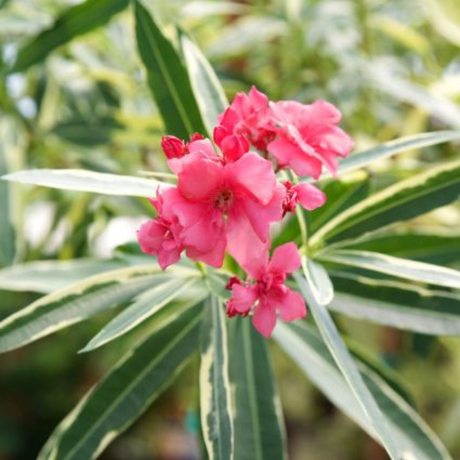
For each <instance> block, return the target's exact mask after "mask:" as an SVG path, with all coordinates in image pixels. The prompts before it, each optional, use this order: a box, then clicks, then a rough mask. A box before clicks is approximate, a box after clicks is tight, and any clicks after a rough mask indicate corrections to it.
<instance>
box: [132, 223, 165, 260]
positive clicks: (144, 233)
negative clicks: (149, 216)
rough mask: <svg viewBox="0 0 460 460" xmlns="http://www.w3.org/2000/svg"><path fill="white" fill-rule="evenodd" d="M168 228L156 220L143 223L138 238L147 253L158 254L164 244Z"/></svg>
mask: <svg viewBox="0 0 460 460" xmlns="http://www.w3.org/2000/svg"><path fill="white" fill-rule="evenodd" d="M166 231H167V229H166V227H165V226H164V225H162V224H160V223H158V221H156V220H148V221H147V222H145V223H143V224H142V225H141V227H140V228H139V230H138V232H137V239H138V241H139V245H140V246H141V249H142V251H143V252H144V253H146V254H151V255H156V254H157V253H158V249H159V248H160V247H161V245H162V244H163V239H164V235H165V233H166Z"/></svg>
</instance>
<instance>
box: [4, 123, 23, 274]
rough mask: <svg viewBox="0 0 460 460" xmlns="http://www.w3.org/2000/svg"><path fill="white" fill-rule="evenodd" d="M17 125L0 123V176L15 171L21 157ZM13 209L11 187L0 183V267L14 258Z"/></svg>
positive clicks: (14, 232)
mask: <svg viewBox="0 0 460 460" xmlns="http://www.w3.org/2000/svg"><path fill="white" fill-rule="evenodd" d="M17 125H18V123H17V122H14V121H13V120H12V119H9V118H7V117H5V116H4V117H3V118H2V120H1V121H0V176H1V175H3V174H7V173H8V172H10V171H11V170H13V169H15V167H16V166H17V163H19V161H18V159H19V158H21V156H22V155H21V152H22V149H21V148H20V143H21V142H20V133H19V132H18V126H17ZM14 207H15V204H14V202H13V190H12V186H11V185H10V184H6V183H4V182H0V216H2V218H1V220H0V235H1V237H0V266H8V265H11V264H12V263H13V261H14V259H15V256H16V230H15V228H14Z"/></svg>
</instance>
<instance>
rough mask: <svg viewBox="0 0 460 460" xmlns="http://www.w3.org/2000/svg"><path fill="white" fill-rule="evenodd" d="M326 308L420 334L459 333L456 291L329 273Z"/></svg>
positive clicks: (459, 304) (458, 300)
mask: <svg viewBox="0 0 460 460" xmlns="http://www.w3.org/2000/svg"><path fill="white" fill-rule="evenodd" d="M331 275H332V281H333V283H334V287H335V291H336V292H335V296H334V300H333V301H332V302H331V303H330V304H329V305H328V309H329V310H332V311H336V312H339V313H342V314H344V315H347V316H350V317H352V318H360V319H364V320H368V321H372V322H374V323H377V324H382V325H385V326H392V327H396V328H398V329H407V330H410V331H414V332H419V333H422V334H433V335H454V336H460V294H458V293H450V292H445V291H435V290H432V289H425V288H421V287H416V286H411V285H409V284H408V283H404V284H403V283H397V282H389V281H384V280H375V279H370V278H365V277H363V276H354V275H352V274H350V273H342V272H336V271H334V272H332V273H331Z"/></svg>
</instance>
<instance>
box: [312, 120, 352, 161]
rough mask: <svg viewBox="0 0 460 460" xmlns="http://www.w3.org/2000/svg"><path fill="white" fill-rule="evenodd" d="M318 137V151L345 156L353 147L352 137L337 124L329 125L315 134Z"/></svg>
mask: <svg viewBox="0 0 460 460" xmlns="http://www.w3.org/2000/svg"><path fill="white" fill-rule="evenodd" d="M317 137H319V138H320V141H319V147H320V148H319V149H318V148H317V150H320V151H327V152H330V153H332V154H334V155H337V156H340V157H346V156H347V155H348V154H349V153H350V152H351V149H352V148H353V145H354V142H353V139H352V138H351V137H350V136H349V135H348V134H347V133H346V132H345V131H343V130H342V129H340V128H338V127H337V126H329V127H327V129H324V130H323V131H322V132H321V133H319V134H317Z"/></svg>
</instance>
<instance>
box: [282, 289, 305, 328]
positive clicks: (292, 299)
mask: <svg viewBox="0 0 460 460" xmlns="http://www.w3.org/2000/svg"><path fill="white" fill-rule="evenodd" d="M276 307H277V308H278V311H279V312H280V317H281V319H282V320H283V321H295V320H296V319H300V318H305V316H307V307H306V305H305V300H304V299H303V297H302V296H301V295H300V294H299V293H298V292H296V291H293V290H291V289H289V288H288V291H287V293H286V295H285V296H284V299H283V300H282V302H279V301H277V302H276Z"/></svg>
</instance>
